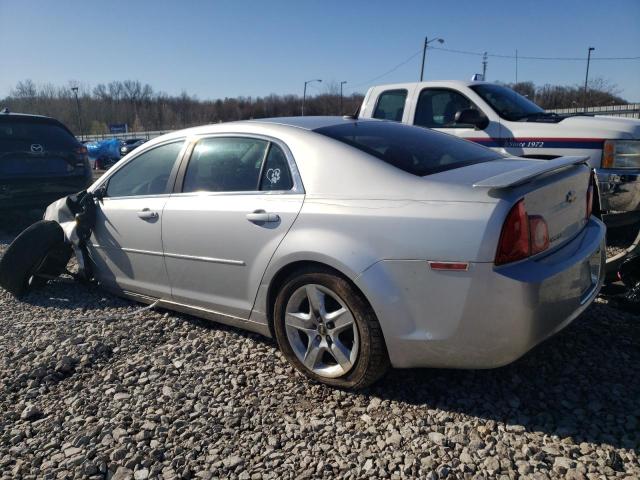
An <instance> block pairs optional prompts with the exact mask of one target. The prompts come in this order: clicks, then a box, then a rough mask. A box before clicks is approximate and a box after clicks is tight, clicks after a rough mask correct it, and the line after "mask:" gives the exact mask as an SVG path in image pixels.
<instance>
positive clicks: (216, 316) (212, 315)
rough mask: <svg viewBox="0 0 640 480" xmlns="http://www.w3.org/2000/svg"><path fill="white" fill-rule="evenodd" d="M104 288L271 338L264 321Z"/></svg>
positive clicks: (127, 296)
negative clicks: (259, 321)
mask: <svg viewBox="0 0 640 480" xmlns="http://www.w3.org/2000/svg"><path fill="white" fill-rule="evenodd" d="M105 289H106V290H108V291H110V292H111V293H113V294H115V295H118V296H120V297H124V298H127V299H129V300H133V301H134V302H140V303H146V304H151V303H154V302H156V301H157V302H158V307H160V308H166V309H167V310H173V311H176V312H180V313H186V314H188V315H193V316H194V317H199V318H204V319H205V320H211V321H214V322H217V323H222V324H224V325H229V326H230V327H236V328H240V329H242V330H248V331H250V332H254V333H259V334H260V335H264V336H265V337H269V338H271V332H270V331H269V326H268V325H267V324H264V323H258V322H255V321H253V320H247V319H245V318H239V317H234V316H233V315H227V314H224V313H220V312H216V311H214V310H209V309H206V308H202V307H196V306H193V305H186V304H184V303H178V302H174V301H171V300H166V299H158V298H155V297H150V296H148V295H141V294H139V293H134V292H129V291H126V290H115V289H111V288H105Z"/></svg>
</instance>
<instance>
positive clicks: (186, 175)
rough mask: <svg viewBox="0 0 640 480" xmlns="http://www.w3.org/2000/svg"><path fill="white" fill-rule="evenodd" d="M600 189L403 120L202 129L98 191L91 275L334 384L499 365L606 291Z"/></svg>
mask: <svg viewBox="0 0 640 480" xmlns="http://www.w3.org/2000/svg"><path fill="white" fill-rule="evenodd" d="M593 184H594V180H593V178H592V173H591V170H590V169H589V167H588V166H587V165H586V164H585V162H584V159H582V158H576V157H563V158H560V159H555V160H548V161H542V160H527V159H522V158H518V159H514V158H507V157H504V156H501V155H500V154H498V153H495V152H493V151H491V150H489V149H485V148H484V147H481V146H478V145H475V144H472V143H470V142H466V141H464V140H459V139H456V138H454V137H451V136H448V135H445V134H440V133H436V132H432V131H428V130H425V129H421V128H417V127H411V126H406V125H401V124H397V123H394V122H384V121H375V120H370V121H360V120H354V119H349V118H336V117H303V118H279V119H268V120H257V121H243V122H235V123H227V124H218V125H208V126H203V127H198V128H192V129H187V130H182V131H177V132H174V133H171V134H168V135H165V136H162V137H159V138H156V139H154V140H152V141H150V142H148V143H145V144H144V145H143V146H142V147H140V148H139V149H137V150H136V151H135V152H133V153H132V154H130V155H128V156H127V157H125V158H124V159H123V160H122V161H121V162H120V163H118V164H117V165H116V166H115V167H113V168H112V169H111V170H109V171H108V172H107V173H106V174H105V175H104V176H103V177H102V178H100V179H99V180H98V181H97V182H96V183H95V184H94V185H93V186H92V187H91V188H90V191H91V192H93V194H94V196H95V197H96V198H97V199H98V200H97V202H96V205H97V208H96V214H95V224H94V226H93V233H92V235H91V237H90V239H89V241H88V244H87V252H88V257H89V258H88V260H87V261H88V262H89V263H90V264H91V265H92V271H93V275H94V276H95V279H96V280H97V281H98V282H99V283H100V284H101V285H102V286H104V287H105V288H107V289H109V290H111V291H113V292H116V293H117V294H120V295H124V296H127V297H129V298H133V299H136V300H138V301H141V302H146V303H151V302H158V304H159V305H160V306H162V307H165V308H169V309H173V310H177V311H181V312H186V313H189V314H193V315H196V316H200V317H204V318H209V319H213V320H216V321H219V322H222V323H225V324H229V325H234V326H237V327H240V328H244V329H247V330H251V331H254V332H259V333H261V334H264V335H267V336H273V337H275V339H276V340H277V343H278V345H279V347H280V348H281V350H282V352H283V353H284V355H285V356H286V358H287V359H288V360H289V361H290V362H291V363H292V364H293V366H294V367H295V368H296V369H298V370H299V371H301V372H302V373H304V374H305V375H307V376H308V377H310V378H311V379H313V380H316V381H320V382H324V383H327V384H330V385H333V386H338V387H343V388H360V387H363V386H366V385H368V384H370V383H372V382H373V381H375V380H376V379H378V378H380V377H381V376H382V375H383V374H384V372H385V371H386V370H387V368H388V367H389V366H393V367H399V368H406V367H450V368H492V367H497V366H500V365H504V364H507V363H509V362H512V361H514V360H515V359H517V358H518V357H520V356H521V355H523V354H524V353H525V352H527V351H528V350H529V349H530V348H532V347H533V346H534V345H536V344H537V343H539V342H541V341H542V340H544V339H545V338H547V337H549V336H550V335H552V334H554V333H556V332H558V331H559V330H560V329H562V328H563V327H565V326H566V325H567V324H568V323H569V322H571V321H572V320H573V319H574V318H575V317H576V316H578V315H579V314H580V313H581V312H582V311H583V310H584V309H585V308H587V306H588V305H589V304H590V303H591V302H592V300H593V299H594V297H595V296H596V295H597V293H598V290H599V288H600V286H601V283H602V276H603V268H602V265H603V262H604V248H603V246H604V243H603V242H604V236H605V228H604V226H603V224H602V223H601V222H600V221H599V220H598V219H597V218H595V217H594V216H592V215H591V203H592V201H591V199H592V196H593ZM59 209H60V204H55V205H52V206H51V207H50V208H49V210H48V212H47V215H46V218H49V219H54V220H60V219H59V217H60V212H59V211H58V210H59Z"/></svg>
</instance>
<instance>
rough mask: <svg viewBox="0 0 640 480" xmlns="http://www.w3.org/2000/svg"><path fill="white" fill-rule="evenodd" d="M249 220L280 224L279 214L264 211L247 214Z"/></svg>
mask: <svg viewBox="0 0 640 480" xmlns="http://www.w3.org/2000/svg"><path fill="white" fill-rule="evenodd" d="M247 220H249V221H250V222H270V223H272V222H279V221H280V215H278V214H277V213H267V212H265V211H264V210H256V211H255V212H252V213H247Z"/></svg>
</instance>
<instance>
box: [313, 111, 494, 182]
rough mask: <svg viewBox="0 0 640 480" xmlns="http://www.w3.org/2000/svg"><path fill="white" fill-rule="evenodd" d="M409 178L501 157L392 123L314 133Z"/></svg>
mask: <svg viewBox="0 0 640 480" xmlns="http://www.w3.org/2000/svg"><path fill="white" fill-rule="evenodd" d="M314 132H316V133H320V134H322V135H326V136H328V137H331V138H333V139H335V140H338V141H340V142H343V143H346V144H347V145H350V146H352V147H354V148H357V149H358V150H361V151H363V152H366V153H368V154H370V155H373V156H374V157H377V158H378V159H380V160H382V161H384V162H386V163H388V164H390V165H393V166H394V167H396V168H399V169H401V170H404V171H405V172H408V173H411V174H413V175H418V176H421V177H422V176H425V175H430V174H433V173H437V172H443V171H445V170H452V169H454V168H459V167H464V166H466V165H473V164H475V163H482V162H487V161H490V160H495V159H497V158H504V156H503V155H501V154H499V153H497V152H494V151H493V150H491V149H489V148H486V147H482V146H480V145H476V144H475V143H473V142H469V141H467V140H462V139H459V138H456V137H454V136H453V135H448V134H445V133H440V132H434V131H433V130H427V129H424V128H419V127H412V126H408V125H403V124H401V123H395V122H377V121H368V122H367V121H365V122H350V123H343V124H339V125H333V126H330V127H323V128H319V129H316V130H314Z"/></svg>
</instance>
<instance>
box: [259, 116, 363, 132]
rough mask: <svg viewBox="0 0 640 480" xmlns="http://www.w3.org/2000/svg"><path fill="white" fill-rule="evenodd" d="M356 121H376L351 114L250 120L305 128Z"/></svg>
mask: <svg viewBox="0 0 640 480" xmlns="http://www.w3.org/2000/svg"><path fill="white" fill-rule="evenodd" d="M355 121H358V122H363V121H375V120H365V119H357V118H353V117H350V116H344V117H339V116H317V117H313V116H311V117H277V118H259V119H256V120H249V122H251V123H271V124H277V125H286V126H289V127H298V128H302V129H304V130H316V129H318V128H323V127H330V126H333V125H340V124H347V123H353V122H355Z"/></svg>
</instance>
